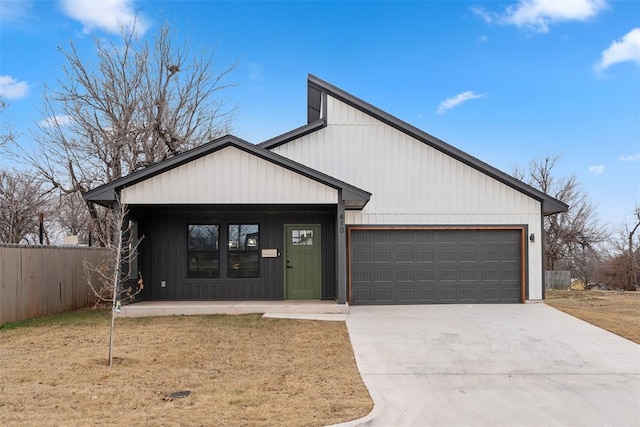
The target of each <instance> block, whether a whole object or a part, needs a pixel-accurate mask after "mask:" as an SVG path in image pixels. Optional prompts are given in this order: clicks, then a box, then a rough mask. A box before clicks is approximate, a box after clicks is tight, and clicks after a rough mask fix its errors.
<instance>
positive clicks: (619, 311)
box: [545, 290, 640, 344]
mask: <svg viewBox="0 0 640 427" xmlns="http://www.w3.org/2000/svg"><path fill="white" fill-rule="evenodd" d="M545 302H546V303H547V304H548V305H550V306H552V307H555V308H557V309H558V310H562V311H564V312H565V313H568V314H570V315H572V316H575V317H577V318H579V319H582V320H584V321H586V322H589V323H592V324H594V325H596V326H599V327H601V328H602V329H606V330H607V331H610V332H613V333H614V334H617V335H620V336H622V337H625V338H627V339H629V340H631V341H634V342H636V343H638V344H640V292H623V291H559V290H550V291H547V292H546V299H545Z"/></svg>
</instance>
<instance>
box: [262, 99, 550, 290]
mask: <svg viewBox="0 0 640 427" xmlns="http://www.w3.org/2000/svg"><path fill="white" fill-rule="evenodd" d="M327 98H328V100H327V127H326V128H324V129H321V130H319V131H317V132H313V133H311V134H309V135H306V136H303V137H301V138H299V139H297V140H293V141H291V142H288V143H286V144H283V145H281V146H279V147H276V148H274V149H273V151H274V152H276V153H278V154H280V155H282V156H284V157H288V158H290V159H292V160H295V161H297V162H299V163H302V164H305V165H307V166H310V167H312V168H314V169H317V170H319V171H321V172H324V173H326V174H328V175H331V176H333V177H336V178H338V179H340V180H343V181H345V182H348V183H349V184H352V185H355V186H356V187H359V188H362V189H363V190H366V191H369V192H371V193H372V194H373V195H372V197H371V200H370V201H369V203H368V204H367V206H365V208H364V209H363V210H362V211H348V212H347V214H346V223H347V224H352V225H353V224H369V225H395V224H403V225H413V224H430V225H431V224H438V225H448V224H450V225H469V224H477V225H507V224H514V225H528V230H529V233H534V234H535V235H536V236H540V237H541V232H540V215H541V213H540V212H541V206H540V202H538V201H537V200H534V199H532V198H530V197H529V196H526V195H524V194H522V193H521V192H519V191H517V190H514V189H513V188H511V187H509V186H507V185H505V184H503V183H501V182H499V181H497V180H495V179H493V178H491V177H489V176H487V175H485V174H484V173H482V172H479V171H478V170H476V169H474V168H472V167H470V166H467V165H465V164H463V163H462V162H459V161H458V160H455V159H454V158H452V157H450V156H448V155H445V154H443V153H442V152H440V151H438V150H436V149H435V148H432V147H431V146H429V145H427V144H424V143H422V142H420V141H417V140H415V139H414V138H412V137H410V136H408V135H406V134H405V133H402V132H400V131H398V130H396V129H394V128H392V127H391V126H388V125H386V124H384V123H382V122H380V121H378V120H376V119H375V118H373V117H371V116H369V115H367V114H364V113H362V112H361V111H359V110H357V109H355V108H353V107H351V106H349V105H347V104H345V103H343V102H341V101H339V100H337V99H335V98H332V97H331V96H328V97H327ZM540 242H541V239H540V238H538V239H537V240H536V242H535V243H533V244H531V243H529V242H528V241H527V245H529V246H528V249H529V252H528V253H529V257H528V263H529V283H530V298H531V299H539V298H541V297H542V287H541V283H542V277H541V275H542V252H541V248H540V244H541V243H540Z"/></svg>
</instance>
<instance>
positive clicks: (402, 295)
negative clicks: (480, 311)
mask: <svg viewBox="0 0 640 427" xmlns="http://www.w3.org/2000/svg"><path fill="white" fill-rule="evenodd" d="M520 239H521V231H520V230H433V229H432V230H357V229H353V230H351V233H350V244H351V303H352V304H438V303H439V304H452V303H513V302H520V300H521V286H522V285H521V280H522V279H521V265H520V264H521V253H520V252H521V248H520V245H521V244H520Z"/></svg>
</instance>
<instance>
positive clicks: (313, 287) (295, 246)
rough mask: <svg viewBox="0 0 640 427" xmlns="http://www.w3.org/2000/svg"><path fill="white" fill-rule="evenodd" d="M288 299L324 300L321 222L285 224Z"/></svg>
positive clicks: (286, 289)
mask: <svg viewBox="0 0 640 427" xmlns="http://www.w3.org/2000/svg"><path fill="white" fill-rule="evenodd" d="M285 242H286V249H285V251H286V252H285V254H284V255H285V256H284V261H285V281H286V283H285V291H286V298H287V299H320V290H321V287H322V252H321V250H320V248H321V243H322V242H321V240H320V225H318V224H314V225H306V224H305V225H285Z"/></svg>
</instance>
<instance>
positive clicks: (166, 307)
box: [118, 300, 349, 320]
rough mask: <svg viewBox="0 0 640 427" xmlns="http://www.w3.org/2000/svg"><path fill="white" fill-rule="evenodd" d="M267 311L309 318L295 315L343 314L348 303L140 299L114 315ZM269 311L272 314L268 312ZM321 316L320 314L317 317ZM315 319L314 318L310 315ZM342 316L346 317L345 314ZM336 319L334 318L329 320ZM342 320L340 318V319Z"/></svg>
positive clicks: (275, 314) (263, 312)
mask: <svg viewBox="0 0 640 427" xmlns="http://www.w3.org/2000/svg"><path fill="white" fill-rule="evenodd" d="M249 313H262V314H269V316H268V317H284V316H289V318H294V317H293V315H297V316H298V317H295V318H311V317H299V316H314V315H322V316H325V315H347V314H349V305H348V304H337V303H336V302H335V301H317V300H303V301H141V302H137V303H134V304H128V305H125V306H123V307H122V311H121V312H120V313H118V317H145V316H172V315H178V316H179V315H203V314H249ZM271 314H272V315H271ZM320 317H321V316H320ZM313 318H314V319H315V318H318V317H313ZM345 319H346V316H345ZM331 320H338V319H331ZM340 320H344V319H340Z"/></svg>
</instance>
